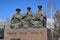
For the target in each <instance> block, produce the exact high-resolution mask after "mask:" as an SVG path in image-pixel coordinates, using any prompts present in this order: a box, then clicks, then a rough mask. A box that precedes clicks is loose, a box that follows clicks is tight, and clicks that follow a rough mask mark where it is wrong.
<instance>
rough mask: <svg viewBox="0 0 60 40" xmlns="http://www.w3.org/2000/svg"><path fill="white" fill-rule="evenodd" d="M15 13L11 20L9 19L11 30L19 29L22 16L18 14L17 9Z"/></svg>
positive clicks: (18, 10)
mask: <svg viewBox="0 0 60 40" xmlns="http://www.w3.org/2000/svg"><path fill="white" fill-rule="evenodd" d="M16 11H17V13H16V14H15V15H14V16H13V18H12V19H11V26H10V27H11V28H19V27H21V24H22V23H21V19H22V15H21V14H20V11H21V10H20V9H19V8H17V9H16Z"/></svg>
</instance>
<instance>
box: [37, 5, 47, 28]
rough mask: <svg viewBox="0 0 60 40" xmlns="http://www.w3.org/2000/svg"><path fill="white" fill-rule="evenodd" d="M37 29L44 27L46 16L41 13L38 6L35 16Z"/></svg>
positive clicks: (40, 7)
mask: <svg viewBox="0 0 60 40" xmlns="http://www.w3.org/2000/svg"><path fill="white" fill-rule="evenodd" d="M36 21H39V22H38V23H37V27H46V14H45V12H44V11H42V6H41V5H39V6H38V13H37V14H36Z"/></svg>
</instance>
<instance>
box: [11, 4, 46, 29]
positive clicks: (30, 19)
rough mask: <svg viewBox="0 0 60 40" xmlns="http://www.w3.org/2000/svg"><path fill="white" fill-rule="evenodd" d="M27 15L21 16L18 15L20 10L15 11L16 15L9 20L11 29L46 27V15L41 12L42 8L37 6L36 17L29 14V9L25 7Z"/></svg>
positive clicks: (31, 13)
mask: <svg viewBox="0 0 60 40" xmlns="http://www.w3.org/2000/svg"><path fill="white" fill-rule="evenodd" d="M27 10H28V11H27V13H26V14H25V15H24V16H23V15H21V13H19V12H20V11H21V10H20V9H16V11H17V13H16V14H15V15H14V16H13V18H12V20H11V28H41V27H46V21H47V20H46V14H45V12H44V11H42V6H40V5H39V6H38V12H37V14H36V15H34V14H33V12H31V8H30V7H27Z"/></svg>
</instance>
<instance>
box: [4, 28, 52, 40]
mask: <svg viewBox="0 0 60 40" xmlns="http://www.w3.org/2000/svg"><path fill="white" fill-rule="evenodd" d="M4 40H52V38H51V31H50V29H47V28H28V29H13V30H12V29H8V30H5V35H4Z"/></svg>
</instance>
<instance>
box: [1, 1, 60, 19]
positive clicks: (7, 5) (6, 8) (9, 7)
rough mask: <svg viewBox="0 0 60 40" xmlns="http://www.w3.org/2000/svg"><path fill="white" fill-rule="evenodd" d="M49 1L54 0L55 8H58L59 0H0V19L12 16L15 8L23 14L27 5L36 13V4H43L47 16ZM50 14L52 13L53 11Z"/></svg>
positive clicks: (59, 6) (48, 14)
mask: <svg viewBox="0 0 60 40" xmlns="http://www.w3.org/2000/svg"><path fill="white" fill-rule="evenodd" d="M50 1H52V2H54V4H55V6H56V9H59V10H60V0H0V19H5V18H7V17H8V18H12V16H13V15H14V14H15V13H16V11H15V9H16V8H20V9H21V13H22V14H24V13H26V12H27V7H28V6H30V7H31V11H32V12H34V13H36V12H37V11H38V8H37V6H38V5H42V6H43V10H45V11H46V15H47V17H48V18H49V17H50V12H49V6H48V5H49V3H50ZM55 6H54V7H55ZM52 15H54V12H53V14H52Z"/></svg>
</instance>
